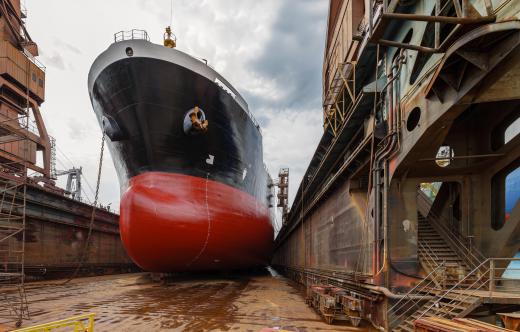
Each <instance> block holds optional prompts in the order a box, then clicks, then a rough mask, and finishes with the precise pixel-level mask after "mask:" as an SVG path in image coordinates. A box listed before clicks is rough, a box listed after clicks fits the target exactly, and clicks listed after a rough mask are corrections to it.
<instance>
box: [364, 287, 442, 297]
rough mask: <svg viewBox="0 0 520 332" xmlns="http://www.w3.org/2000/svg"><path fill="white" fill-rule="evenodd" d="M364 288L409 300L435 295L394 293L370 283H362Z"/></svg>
mask: <svg viewBox="0 0 520 332" xmlns="http://www.w3.org/2000/svg"><path fill="white" fill-rule="evenodd" d="M363 287H364V288H367V289H370V290H372V291H375V292H379V293H383V294H384V295H385V296H386V297H388V298H390V299H393V300H400V299H404V298H409V299H411V300H421V299H423V300H431V299H434V298H435V296H423V295H408V294H395V293H393V292H392V291H391V290H389V289H388V288H386V287H383V286H372V285H363Z"/></svg>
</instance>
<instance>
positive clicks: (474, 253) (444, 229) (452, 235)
mask: <svg viewBox="0 0 520 332" xmlns="http://www.w3.org/2000/svg"><path fill="white" fill-rule="evenodd" d="M417 204H418V206H419V209H424V208H425V207H421V205H426V204H429V205H431V201H430V199H429V198H428V197H427V196H426V194H424V193H423V192H422V191H421V190H419V191H418V193H417ZM426 219H427V220H428V221H429V222H430V224H431V225H432V226H433V228H434V229H435V230H436V231H437V232H438V233H439V235H441V237H442V238H444V239H445V240H446V241H447V242H448V244H449V245H450V247H452V249H453V250H455V252H456V253H457V254H459V255H460V256H461V258H462V259H463V260H464V261H465V262H466V263H467V264H468V265H469V267H470V268H471V269H473V268H475V267H477V266H478V265H480V264H481V263H482V262H483V261H484V260H485V259H486V257H485V256H484V255H483V254H482V253H481V252H480V251H479V250H478V249H477V248H476V247H474V246H473V245H472V243H471V237H465V236H463V235H462V234H461V233H460V232H459V231H458V230H457V229H450V228H449V227H448V226H447V224H448V220H447V218H445V217H443V216H440V215H438V214H436V213H435V212H433V211H432V210H431V209H429V213H428V216H427V217H426Z"/></svg>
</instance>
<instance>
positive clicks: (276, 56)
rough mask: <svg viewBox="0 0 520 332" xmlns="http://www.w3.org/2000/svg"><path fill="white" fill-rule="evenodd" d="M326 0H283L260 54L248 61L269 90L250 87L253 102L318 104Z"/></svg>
mask: <svg viewBox="0 0 520 332" xmlns="http://www.w3.org/2000/svg"><path fill="white" fill-rule="evenodd" d="M326 15H327V2H326V1H315V0H299V1H284V2H283V5H282V6H281V8H280V10H279V11H278V13H277V19H276V21H275V22H274V24H273V26H272V27H271V33H270V35H271V37H270V39H269V40H268V42H267V43H266V45H265V46H264V47H263V50H262V53H261V54H260V56H259V57H258V58H256V59H254V60H253V61H251V62H250V63H249V64H248V65H249V67H250V68H251V70H253V71H254V72H255V73H256V75H257V76H258V77H259V80H260V83H264V84H265V83H267V85H268V86H269V88H270V90H274V91H272V92H271V93H270V94H265V93H262V91H250V95H251V99H252V100H254V103H255V105H259V106H260V105H263V106H266V105H269V106H270V107H277V108H294V109H299V108H305V109H310V108H313V109H315V110H316V111H318V109H319V108H320V100H321V60H322V58H323V45H324V38H325V18H326Z"/></svg>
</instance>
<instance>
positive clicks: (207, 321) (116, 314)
mask: <svg viewBox="0 0 520 332" xmlns="http://www.w3.org/2000/svg"><path fill="white" fill-rule="evenodd" d="M27 299H28V302H29V308H30V314H31V318H30V320H29V321H24V324H23V327H28V326H31V325H35V324H40V323H45V322H49V321H54V320H58V319H64V318H68V317H70V316H74V315H79V314H85V313H95V314H96V321H95V331H260V330H261V329H263V328H274V329H280V330H287V331H368V330H369V328H368V327H366V326H365V327H361V328H354V327H351V326H348V325H327V324H326V323H324V322H323V321H322V319H321V318H320V317H319V316H318V315H317V314H316V313H315V312H314V311H313V310H312V309H311V308H309V307H308V306H307V305H306V304H305V301H304V297H303V291H302V290H301V289H300V288H299V287H298V286H297V285H296V284H295V283H293V282H292V281H290V280H288V279H286V278H284V277H281V276H278V275H277V274H276V273H259V274H252V275H240V276H236V275H234V276H229V277H228V276H222V275H220V276H190V277H178V278H173V279H172V280H170V281H169V282H168V283H167V284H160V283H158V282H154V281H152V280H151V278H150V277H149V275H148V274H145V273H141V274H126V275H116V276H103V277H91V278H79V279H75V280H73V281H72V282H71V283H69V284H67V285H60V284H59V281H57V282H41V283H33V284H28V286H27ZM6 327H7V326H6ZM0 330H1V329H0Z"/></svg>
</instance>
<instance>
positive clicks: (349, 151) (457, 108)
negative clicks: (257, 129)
mask: <svg viewBox="0 0 520 332" xmlns="http://www.w3.org/2000/svg"><path fill="white" fill-rule="evenodd" d="M518 5H519V3H518V1H508V0H497V1H491V0H483V1H470V0H462V1H459V0H453V1H452V0H439V1H434V0H410V1H341V0H333V1H330V10H329V18H328V30H327V31H328V32H327V41H326V49H325V55H324V66H323V119H324V122H323V127H324V134H323V137H322V139H321V141H320V143H319V145H318V147H317V149H316V152H315V154H314V157H313V159H312V161H311V162H310V165H309V167H308V169H307V172H306V174H305V176H304V178H305V179H308V181H305V182H302V184H301V185H300V188H299V190H298V192H297V195H296V198H295V201H294V204H293V206H292V208H291V211H290V213H289V215H288V216H287V218H286V220H285V222H284V227H283V228H282V230H281V231H280V233H279V235H278V237H277V241H276V253H275V259H274V262H275V264H276V265H277V266H279V267H280V268H282V269H285V271H286V272H287V273H288V274H290V275H291V276H294V277H295V278H297V279H298V280H305V281H306V283H307V285H309V286H312V285H313V284H315V285H318V286H319V285H329V286H330V285H334V286H339V287H340V288H339V289H335V290H334V289H333V290H330V289H329V291H327V292H326V291H323V289H322V288H312V287H310V288H309V294H310V295H309V296H310V297H311V298H317V299H318V300H317V301H318V302H316V303H318V304H317V306H318V307H319V309H320V310H321V311H322V313H323V314H324V315H325V317H327V319H330V320H333V319H334V317H335V316H334V315H335V314H334V313H335V312H336V313H338V312H341V317H342V318H344V317H345V316H347V317H348V318H350V319H351V321H352V322H353V323H354V324H357V323H359V321H360V320H361V319H365V320H367V321H369V322H372V324H374V325H375V326H377V327H379V328H381V329H385V330H402V331H413V328H414V326H413V323H414V321H416V320H417V319H419V318H425V317H429V316H441V317H445V318H449V319H451V318H455V317H463V316H467V315H471V314H477V313H479V312H480V313H481V312H482V310H483V308H484V307H485V306H487V307H485V308H487V309H486V310H489V312H488V313H489V314H493V313H496V312H497V311H500V310H505V311H508V310H518V308H519V305H520V301H518V294H517V293H518V287H516V286H515V285H516V282H517V278H518V271H516V274H515V273H514V272H515V270H514V269H513V267H514V266H516V264H517V262H516V261H517V259H516V258H514V257H515V254H516V253H517V251H518V249H519V248H520V204H519V200H518V197H519V195H518V192H519V190H518V186H517V183H518V178H519V171H518V170H519V169H520V144H519V143H520V135H519V133H520V109H519V106H520V105H519V104H520V89H518V87H517V83H518V81H519V79H520V77H519V75H520V71H519V68H520V53H519V52H520V20H519V17H520V16H519V7H518ZM511 269H513V270H511ZM331 292H332V293H331ZM334 292H335V293H334ZM494 292H496V293H494ZM335 294H336V295H335ZM327 296H328V297H331V296H332V297H334V296H336V300H337V302H335V303H336V304H334V305H332V307H333V308H332V309H331V308H328V307H323V306H321V305H320V304H319V303H320V302H319V298H328V297H327ZM506 303H507V306H506V305H505V304H506ZM334 310H336V311H334ZM338 310H339V311H338Z"/></svg>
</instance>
